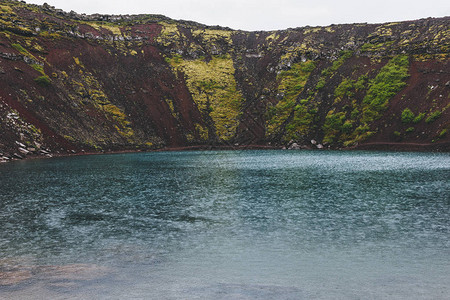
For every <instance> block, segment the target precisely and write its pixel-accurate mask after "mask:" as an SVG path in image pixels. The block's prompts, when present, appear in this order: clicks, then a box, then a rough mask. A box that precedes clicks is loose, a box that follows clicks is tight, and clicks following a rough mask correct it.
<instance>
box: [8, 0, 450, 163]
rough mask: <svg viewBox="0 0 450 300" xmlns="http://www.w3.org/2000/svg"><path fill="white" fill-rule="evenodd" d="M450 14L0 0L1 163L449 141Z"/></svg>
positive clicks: (436, 145) (417, 146)
mask: <svg viewBox="0 0 450 300" xmlns="http://www.w3.org/2000/svg"><path fill="white" fill-rule="evenodd" d="M449 44H450V17H445V18H438V19H433V18H429V19H422V20H417V21H408V22H400V23H389V24H349V25H332V26H328V27H303V28H295V29H287V30H283V31H273V32H245V31H235V30H231V29H229V28H221V27H208V26H204V25H201V24H198V23H195V22H187V21H175V20H171V19H169V18H166V17H164V16H159V15H136V16H109V15H91V16H86V15H79V14H76V13H74V12H70V13H66V12H63V11H61V10H58V9H55V8H53V7H51V6H48V5H44V6H37V5H29V4H26V3H24V2H19V1H8V0H2V1H0V154H1V155H0V160H1V161H6V160H9V159H12V158H20V157H26V156H32V155H47V156H49V155H54V154H56V153H60V154H66V153H69V154H71V153H82V152H97V151H120V150H152V149H161V148H167V147H170V148H174V147H189V146H193V147H210V146H215V147H225V146H226V147H248V146H250V145H251V146H255V145H256V146H257V145H259V146H261V147H262V146H270V147H275V148H282V147H287V148H314V149H315V148H330V149H393V150H396V149H400V150H427V151H428V150H434V151H448V150H449V149H450V133H448V131H449V130H450V109H449V108H450V66H449Z"/></svg>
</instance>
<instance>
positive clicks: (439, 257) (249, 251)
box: [0, 151, 450, 299]
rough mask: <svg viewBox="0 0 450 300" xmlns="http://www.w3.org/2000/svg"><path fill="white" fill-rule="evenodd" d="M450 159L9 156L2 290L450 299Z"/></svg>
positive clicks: (0, 181) (251, 154) (17, 294)
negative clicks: (27, 158) (25, 158)
mask: <svg viewBox="0 0 450 300" xmlns="http://www.w3.org/2000/svg"><path fill="white" fill-rule="evenodd" d="M448 178H450V156H449V155H448V154H430V153H376V152H310V151H298V152H297V151H292V152H291V151H284V152H283V151H236V152H232V151H211V152H169V153H164V152H161V153H141V154H121V155H104V156H89V157H73V158H58V159H52V160H35V161H25V162H14V163H9V164H6V165H1V166H0V185H1V189H0V226H1V229H2V230H1V232H0V255H1V256H0V297H2V298H5V297H6V298H9V299H36V297H38V298H52V299H80V298H81V299H89V298H96V299H99V298H100V299H101V298H103V299H111V298H112V299H123V298H137V299H142V298H149V297H150V298H155V299H186V298H189V299H205V298H207V299H274V298H278V299H299V298H307V299H309V298H318V299H336V298H337V299H352V298H355V299H356V298H374V299H375V298H376V299H379V298H390V299H391V298H394V299H395V298H421V299H445V298H446V297H447V295H448V294H450V288H449V287H448V279H449V278H450V264H449V259H450V251H449V249H450V242H449V237H450V234H449V233H450V198H449V195H450V182H449V179H448Z"/></svg>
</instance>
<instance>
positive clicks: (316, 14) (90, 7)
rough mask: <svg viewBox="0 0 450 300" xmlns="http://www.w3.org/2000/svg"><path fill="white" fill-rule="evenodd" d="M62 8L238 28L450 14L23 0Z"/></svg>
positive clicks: (165, 1)
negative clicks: (140, 15) (156, 16)
mask: <svg viewBox="0 0 450 300" xmlns="http://www.w3.org/2000/svg"><path fill="white" fill-rule="evenodd" d="M26 2H28V3H35V4H43V3H44V2H47V3H48V4H50V5H52V6H55V7H56V8H61V9H63V10H65V11H71V10H74V11H76V12H78V13H87V14H93V13H102V14H162V15H165V16H168V17H170V18H173V19H183V20H191V21H196V22H199V23H203V24H207V25H221V26H227V27H231V28H233V29H242V30H273V29H286V28H289V27H302V26H306V25H310V26H317V25H320V26H325V25H330V24H342V23H364V22H367V23H381V22H390V21H404V20H414V19H420V18H427V17H443V16H449V15H450V4H449V3H450V2H449V1H448V0H370V1H364V0H160V1H155V0H120V1H119V0H76V1H73V0H45V1H39V0H26Z"/></svg>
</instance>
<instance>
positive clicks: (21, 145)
mask: <svg viewBox="0 0 450 300" xmlns="http://www.w3.org/2000/svg"><path fill="white" fill-rule="evenodd" d="M16 145H17V146H19V147H21V148H24V149H25V148H26V147H27V146H25V145H24V144H22V143H21V142H18V141H16Z"/></svg>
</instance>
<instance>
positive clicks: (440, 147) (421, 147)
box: [0, 142, 450, 163]
mask: <svg viewBox="0 0 450 300" xmlns="http://www.w3.org/2000/svg"><path fill="white" fill-rule="evenodd" d="M214 150H224V151H226V150H232V151H243V150H290V151H304V150H314V151H380V152H436V153H449V152H450V142H443V143H434V144H418V143H391V142H373V143H366V144H362V145H357V146H353V147H348V148H338V149H330V148H323V149H317V148H314V147H312V146H309V147H308V146H303V147H302V148H298V149H288V148H286V146H273V145H257V144H252V145H237V146H236V145H193V146H178V147H177V146H175V147H164V148H160V149H151V150H142V149H138V150H134V149H133V150H131V149H123V150H110V151H80V152H76V153H51V156H46V155H39V154H30V155H26V156H24V157H23V158H22V159H18V158H14V157H12V158H10V159H9V160H0V163H8V162H13V161H26V160H32V159H51V158H56V157H72V156H85V155H103V154H122V153H140V152H146V153H152V152H166V151H167V152H175V151H214Z"/></svg>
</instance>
